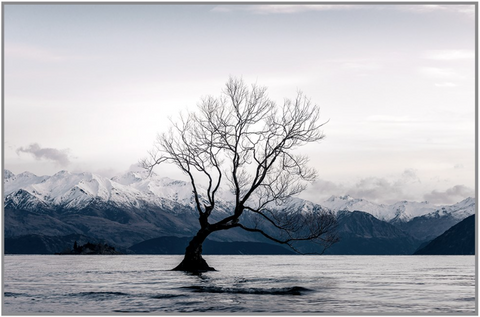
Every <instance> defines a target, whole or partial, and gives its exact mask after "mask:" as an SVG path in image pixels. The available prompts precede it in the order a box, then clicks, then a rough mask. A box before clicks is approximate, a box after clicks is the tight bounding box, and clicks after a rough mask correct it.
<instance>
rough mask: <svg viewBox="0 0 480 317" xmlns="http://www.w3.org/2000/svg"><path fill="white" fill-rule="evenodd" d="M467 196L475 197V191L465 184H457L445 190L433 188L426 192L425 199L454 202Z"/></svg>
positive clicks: (436, 202)
mask: <svg viewBox="0 0 480 317" xmlns="http://www.w3.org/2000/svg"><path fill="white" fill-rule="evenodd" d="M467 197H475V191H474V190H473V189H471V188H470V187H467V186H464V185H455V186H453V187H452V188H448V189H447V190H445V191H443V192H442V191H437V190H433V191H432V192H431V193H428V194H425V195H424V198H425V200H427V201H429V202H431V203H433V204H453V203H456V202H458V201H460V200H463V199H465V198H467Z"/></svg>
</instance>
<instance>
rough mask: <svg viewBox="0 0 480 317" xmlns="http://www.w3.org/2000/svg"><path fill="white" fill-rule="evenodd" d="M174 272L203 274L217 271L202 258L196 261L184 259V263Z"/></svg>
mask: <svg viewBox="0 0 480 317" xmlns="http://www.w3.org/2000/svg"><path fill="white" fill-rule="evenodd" d="M172 271H184V272H190V273H202V272H208V271H215V269H214V268H213V267H211V266H209V265H208V264H207V261H205V260H204V259H203V258H202V257H200V259H195V260H187V259H183V261H182V262H181V263H180V264H179V265H177V266H176V267H175V268H174V269H172Z"/></svg>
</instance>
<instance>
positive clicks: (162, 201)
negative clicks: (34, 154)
mask: <svg viewBox="0 0 480 317" xmlns="http://www.w3.org/2000/svg"><path fill="white" fill-rule="evenodd" d="M202 191H203V192H205V189H204V188H202V187H201V186H200V187H199V192H200V193H201V192H202ZM4 195H5V204H9V206H10V207H15V208H27V209H36V208H39V207H43V208H47V207H48V206H53V207H61V208H63V209H77V210H78V209H82V208H85V207H86V206H88V205H89V204H91V203H92V202H94V201H95V202H104V203H109V204H111V205H115V206H126V207H134V208H139V207H141V206H144V205H150V206H157V207H162V208H169V209H175V208H174V207H175V206H176V205H182V206H186V207H189V208H192V209H194V208H195V201H194V197H193V192H192V188H191V185H190V183H188V182H184V181H180V180H173V179H170V178H167V177H160V176H158V175H156V174H154V173H152V174H151V175H149V174H148V172H146V171H139V172H138V171H137V172H128V173H125V174H123V175H120V176H115V177H113V178H105V177H102V176H99V175H96V174H92V173H70V172H68V171H60V172H58V173H56V174H54V175H53V176H37V175H34V174H32V173H30V172H24V173H21V174H18V175H14V174H13V173H12V172H10V171H8V170H4ZM216 199H217V206H219V207H220V209H222V207H223V208H228V206H229V205H230V201H231V200H232V196H231V194H230V193H229V192H227V191H223V192H222V191H219V193H218V194H217V196H216ZM318 208H328V209H330V210H332V211H334V212H337V211H340V210H343V211H344V210H347V211H355V210H359V211H364V212H367V213H369V214H371V215H373V216H374V217H376V218H377V219H380V220H383V221H387V222H392V223H395V222H406V221H409V220H411V219H413V218H415V217H419V216H424V215H430V216H431V217H434V216H437V217H438V216H442V215H447V214H448V215H451V216H452V217H453V218H455V219H458V220H461V219H464V218H466V217H467V216H469V215H472V214H474V213H475V200H474V199H473V198H467V199H465V200H463V201H461V202H458V203H456V204H454V205H450V206H435V205H433V204H430V203H428V202H409V201H400V202H397V203H394V204H391V205H386V204H375V203H372V202H370V201H367V200H364V199H359V198H353V197H351V196H348V195H345V196H332V197H330V198H329V199H327V200H326V201H324V202H323V203H321V204H320V205H318V204H314V203H311V202H309V201H306V200H303V199H299V198H292V199H290V200H289V201H288V202H287V204H286V207H285V206H283V207H281V209H283V210H284V209H290V210H295V211H296V212H299V211H300V212H301V211H302V210H303V211H304V212H307V211H312V210H314V209H318Z"/></svg>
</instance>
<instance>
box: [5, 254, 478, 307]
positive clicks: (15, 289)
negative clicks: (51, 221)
mask: <svg viewBox="0 0 480 317" xmlns="http://www.w3.org/2000/svg"><path fill="white" fill-rule="evenodd" d="M181 258H182V257H181V256H178V255H175V256H165V255H148V256H146V255H141V256H136V255H125V256H102V255H92V256H75V255H71V256H70V255H65V256H54V255H8V256H5V257H4V280H3V283H4V287H3V291H4V302H3V311H2V312H3V314H34V313H35V314H38V313H41V314H50V313H53V314H72V313H73V314H88V313H95V314H105V313H108V314H112V313H118V314H120V313H124V312H125V313H157V314H161V313H181V312H193V313H195V312H209V313H225V314H228V313H242V314H248V313H290V314H298V313H317V314H318V313H325V314H368V313H380V314H391V313H395V314H405V313H409V314H415V313H417V314H425V313H431V314H444V313H455V314H458V313H469V314H475V313H476V311H475V257H474V256H443V257H442V256H299V255H291V256H245V255H243V256H205V259H206V260H207V262H208V263H209V264H210V265H211V266H213V267H215V268H216V269H217V271H215V272H207V273H203V274H201V275H192V274H186V273H182V272H174V271H170V269H171V268H173V267H174V266H175V265H176V264H178V263H179V262H180V260H181Z"/></svg>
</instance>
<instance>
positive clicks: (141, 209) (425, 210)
mask: <svg viewBox="0 0 480 317" xmlns="http://www.w3.org/2000/svg"><path fill="white" fill-rule="evenodd" d="M3 188H4V234H5V239H6V240H5V241H6V246H5V250H6V251H8V250H11V248H10V247H8V248H7V241H8V243H9V245H10V246H13V245H14V243H17V242H18V241H20V240H21V239H23V240H25V239H27V237H28V239H27V240H25V241H30V242H29V243H31V241H32V239H34V240H35V239H37V240H38V239H40V238H39V237H42V238H41V239H43V240H42V241H47V240H48V239H50V238H52V239H53V237H64V236H69V235H79V236H82V237H88V238H90V239H92V242H94V241H105V242H108V243H109V244H110V245H113V246H115V247H116V248H117V249H120V250H124V251H126V252H127V253H128V252H131V253H135V252H134V251H133V250H132V249H130V247H132V246H134V245H137V244H139V243H142V242H144V241H148V240H151V239H156V238H159V237H179V238H182V237H191V236H193V235H194V234H195V233H196V231H197V230H198V227H199V226H198V219H197V218H198V215H197V212H196V211H195V205H194V200H193V195H192V190H191V187H190V184H189V183H188V182H184V181H179V180H173V179H169V178H165V177H160V176H158V175H155V174H152V175H149V174H148V173H147V172H146V171H137V172H128V173H126V174H123V175H120V176H116V177H113V178H106V177H102V176H99V175H96V174H92V173H70V172H68V171H60V172H58V173H56V174H54V175H53V176H37V175H34V174H32V173H29V172H24V173H21V174H17V175H15V174H13V173H12V172H10V171H8V170H4V186H3ZM216 197H217V202H216V207H217V210H216V214H215V215H214V214H212V217H213V218H214V219H213V220H215V219H221V218H223V217H224V216H225V215H226V214H227V213H228V212H229V210H231V207H232V203H231V200H232V195H231V194H230V193H229V192H228V191H223V192H220V193H218V195H217V196H216ZM282 208H285V209H287V210H291V211H294V212H302V210H312V209H315V208H317V209H318V208H321V209H326V210H331V211H333V212H335V213H336V215H337V219H338V224H339V225H338V232H339V235H340V242H339V243H337V244H335V245H334V246H333V247H331V248H330V249H329V250H328V251H327V253H328V254H412V253H413V252H414V251H415V250H416V249H417V248H418V247H419V246H420V245H421V244H422V243H425V242H427V241H430V240H432V239H434V238H436V237H437V236H439V235H441V234H442V233H443V232H445V231H446V230H447V229H449V228H450V227H452V226H453V225H455V224H457V223H458V222H460V221H461V220H463V219H465V218H466V217H468V216H470V215H472V214H474V213H475V200H474V199H473V198H467V199H465V200H463V201H461V202H458V203H457V204H454V205H446V206H435V205H433V204H429V203H428V202H408V201H401V202H397V203H395V204H392V205H384V204H375V203H372V202H369V201H367V200H363V199H357V198H353V197H350V196H332V197H330V198H329V199H327V200H326V201H324V202H321V203H320V204H315V203H313V202H310V201H306V200H303V199H300V198H292V199H290V200H289V201H288V202H287V204H286V205H285V206H283V207H282ZM242 221H247V222H248V221H249V219H243V220H242ZM45 237H48V239H47V240H45V239H46V238H45ZM210 238H211V240H212V241H217V242H225V243H233V242H235V243H237V242H249V243H266V242H269V241H268V240H266V239H265V238H263V237H262V236H260V235H258V234H246V233H245V232H244V231H242V230H241V229H238V230H237V229H232V230H228V231H223V232H222V231H220V232H215V233H214V234H212V235H211V237H210ZM23 240H22V241H23ZM37 240H35V241H37ZM60 240H61V239H60ZM12 243H13V244H12ZM58 248H60V246H58ZM299 249H300V250H302V251H304V252H310V251H311V246H309V245H307V244H301V245H299ZM13 251H14V250H12V252H13ZM60 251H62V250H57V251H55V252H60ZM242 252H243V251H242Z"/></svg>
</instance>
